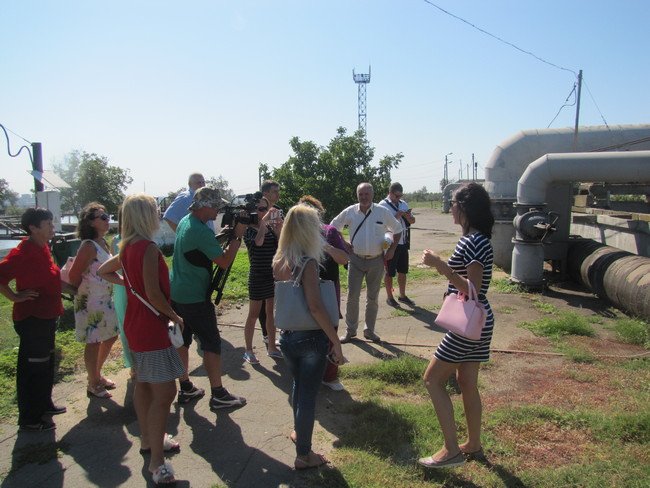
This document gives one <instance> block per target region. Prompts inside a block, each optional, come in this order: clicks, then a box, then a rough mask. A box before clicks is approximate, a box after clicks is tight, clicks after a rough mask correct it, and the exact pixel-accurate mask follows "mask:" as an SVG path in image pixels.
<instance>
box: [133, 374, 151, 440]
mask: <svg viewBox="0 0 650 488" xmlns="http://www.w3.org/2000/svg"><path fill="white" fill-rule="evenodd" d="M151 399H152V392H151V384H150V383H141V382H140V381H137V380H136V382H135V386H134V387H133V407H134V408H135V415H136V416H137V417H138V425H139V426H140V445H141V446H142V448H144V449H146V448H148V447H149V446H150V445H151V441H150V436H149V422H148V417H149V409H150V407H151Z"/></svg>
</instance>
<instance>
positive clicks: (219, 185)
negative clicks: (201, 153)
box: [205, 175, 235, 201]
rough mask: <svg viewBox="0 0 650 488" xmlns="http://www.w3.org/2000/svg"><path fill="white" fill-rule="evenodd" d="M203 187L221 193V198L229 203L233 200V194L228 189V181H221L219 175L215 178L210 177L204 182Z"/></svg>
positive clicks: (221, 178) (221, 177)
mask: <svg viewBox="0 0 650 488" xmlns="http://www.w3.org/2000/svg"><path fill="white" fill-rule="evenodd" d="M205 186H209V187H210V188H216V189H217V190H219V192H220V193H221V198H225V199H226V200H228V201H230V200H232V199H233V198H235V192H234V191H232V190H231V189H230V188H229V187H228V181H227V180H224V179H223V176H221V175H219V176H217V177H216V178H215V177H214V176H211V177H210V178H208V179H207V180H205Z"/></svg>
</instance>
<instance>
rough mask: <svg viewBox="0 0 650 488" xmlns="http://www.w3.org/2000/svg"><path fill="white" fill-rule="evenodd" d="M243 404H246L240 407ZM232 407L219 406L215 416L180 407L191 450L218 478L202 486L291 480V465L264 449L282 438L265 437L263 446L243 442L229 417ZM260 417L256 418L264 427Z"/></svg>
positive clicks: (270, 448)
mask: <svg viewBox="0 0 650 488" xmlns="http://www.w3.org/2000/svg"><path fill="white" fill-rule="evenodd" d="M242 408H246V407H242ZM231 411H232V409H227V410H226V409H224V410H220V411H218V412H217V413H216V419H215V420H208V419H206V418H205V417H203V416H202V415H199V414H198V413H196V411H195V410H194V408H191V406H190V407H189V408H188V407H185V408H184V410H183V419H184V420H185V423H186V425H187V426H188V427H189V428H190V429H192V436H191V438H192V442H191V443H190V445H189V446H188V448H189V449H191V450H192V452H193V453H194V454H196V455H198V456H201V457H202V458H203V459H205V460H206V461H207V462H208V463H209V464H210V466H211V468H212V471H213V472H214V473H216V475H217V476H218V477H219V478H220V480H216V479H215V480H205V486H210V485H212V484H217V483H219V482H222V483H225V484H226V485H227V486H260V487H263V486H279V485H281V484H283V483H290V481H291V479H292V478H293V475H292V471H291V468H290V467H289V466H287V465H286V464H283V463H281V462H280V461H278V460H276V459H274V458H272V457H271V456H269V455H268V454H266V452H264V451H269V452H275V451H277V450H279V449H282V448H284V447H286V446H283V447H281V448H278V447H277V446H276V445H279V444H281V443H285V442H286V440H284V439H282V438H274V439H270V440H269V441H267V442H266V443H265V444H264V446H262V448H256V447H252V446H249V445H247V444H246V442H245V441H244V438H243V436H242V431H241V427H239V425H238V424H237V423H236V422H235V421H233V419H232V418H231V417H230V412H231ZM262 420H263V419H259V421H260V428H261V429H263V428H264V425H263V422H262Z"/></svg>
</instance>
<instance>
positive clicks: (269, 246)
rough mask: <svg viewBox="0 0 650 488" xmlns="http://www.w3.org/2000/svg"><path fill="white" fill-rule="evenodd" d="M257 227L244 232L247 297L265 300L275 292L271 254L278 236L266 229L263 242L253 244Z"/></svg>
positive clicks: (274, 249) (272, 254)
mask: <svg viewBox="0 0 650 488" xmlns="http://www.w3.org/2000/svg"><path fill="white" fill-rule="evenodd" d="M256 236H257V229H255V228H253V227H249V228H248V229H246V233H245V234H244V242H245V243H246V247H247V248H248V260H249V261H250V270H249V272H248V298H249V299H250V300H266V299H268V298H273V295H274V293H275V290H274V286H275V281H274V280H273V256H274V255H275V251H276V250H277V249H278V238H277V237H276V235H275V234H274V233H273V232H272V231H271V230H267V232H266V234H265V235H264V243H263V244H262V245H261V246H256V245H255V237H256Z"/></svg>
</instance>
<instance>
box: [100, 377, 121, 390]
mask: <svg viewBox="0 0 650 488" xmlns="http://www.w3.org/2000/svg"><path fill="white" fill-rule="evenodd" d="M99 384H100V385H104V388H106V389H107V390H114V389H115V388H117V385H116V384H115V382H114V381H113V380H109V379H108V378H104V377H102V379H101V380H99Z"/></svg>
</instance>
